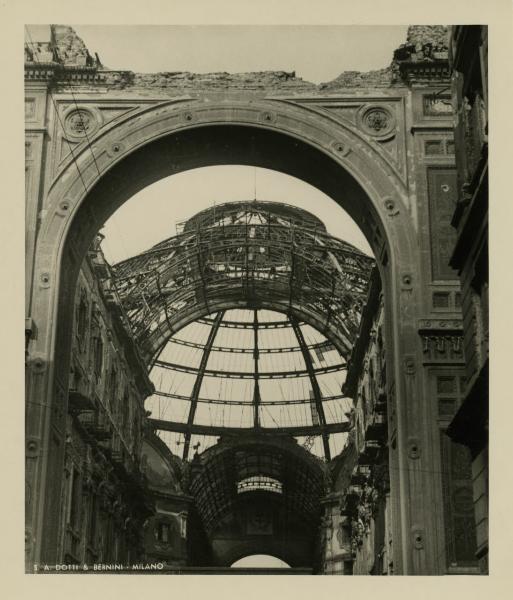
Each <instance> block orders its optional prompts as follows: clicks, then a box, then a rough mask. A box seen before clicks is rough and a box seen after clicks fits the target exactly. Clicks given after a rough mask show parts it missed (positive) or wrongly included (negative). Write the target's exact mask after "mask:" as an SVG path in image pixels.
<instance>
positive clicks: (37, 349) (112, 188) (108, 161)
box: [27, 101, 432, 572]
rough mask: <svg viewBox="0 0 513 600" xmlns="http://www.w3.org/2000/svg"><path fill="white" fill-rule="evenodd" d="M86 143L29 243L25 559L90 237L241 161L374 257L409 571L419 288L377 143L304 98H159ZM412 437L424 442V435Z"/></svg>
mask: <svg viewBox="0 0 513 600" xmlns="http://www.w3.org/2000/svg"><path fill="white" fill-rule="evenodd" d="M90 142H91V150H90V149H89V148H87V147H85V146H82V147H81V148H80V147H79V148H78V149H76V150H75V152H74V156H75V159H76V162H75V161H73V160H70V161H69V162H68V163H67V164H65V165H64V167H63V168H62V170H61V171H60V172H59V173H58V174H57V176H56V178H55V179H54V181H53V182H52V183H51V185H50V187H49V191H48V195H47V202H46V205H45V206H46V207H45V213H44V214H45V216H44V220H43V223H42V227H41V230H40V234H39V238H38V242H37V249H36V263H35V267H34V278H33V288H32V291H31V312H32V315H33V318H34V321H35V323H36V324H37V326H38V334H37V338H36V339H34V340H33V342H32V343H31V348H30V357H29V364H30V369H29V377H28V394H27V398H28V402H36V401H37V402H38V403H39V405H40V406H39V408H38V409H37V411H34V410H31V411H30V414H29V418H28V431H27V444H28V447H29V449H30V458H29V465H28V467H27V479H28V481H27V491H28V493H27V501H28V507H27V521H28V523H27V535H28V538H29V560H30V561H31V562H34V561H39V560H41V559H44V560H47V561H50V562H51V561H52V559H53V557H54V552H55V547H56V536H57V535H58V532H57V531H56V528H55V527H54V526H53V524H54V523H56V522H57V515H58V513H59V510H60V506H59V497H58V496H59V494H58V491H57V490H58V485H56V479H55V478H56V477H59V472H60V471H59V466H60V465H61V463H62V452H63V444H64V438H63V419H64V416H65V414H66V403H67V397H66V394H67V377H68V372H69V365H68V349H69V344H70V334H71V327H70V323H71V311H72V302H71V298H72V297H73V294H74V286H75V280H76V277H77V273H78V270H79V267H80V264H81V259H82V257H83V256H84V254H85V252H86V251H87V248H88V247H89V244H90V242H91V241H92V239H93V236H94V235H95V233H96V232H97V231H98V229H99V228H100V227H101V225H102V224H103V222H104V221H105V220H106V219H107V218H108V217H109V216H110V215H111V214H112V213H113V212H114V211H115V210H116V208H117V207H119V206H120V205H121V204H122V203H123V202H124V201H125V200H127V199H128V198H129V197H130V196H131V195H133V194H134V193H135V192H136V191H138V190H140V189H141V188H143V187H144V186H146V185H148V184H149V183H151V182H153V181H156V180H158V179H159V178H162V177H166V176H169V175H171V174H173V173H177V172H180V171H183V170H187V169H191V168H195V167H198V166H207V165H215V164H245V165H255V166H261V167H266V168H272V169H275V170H279V171H282V172H284V173H287V174H290V175H293V176H295V177H298V178H300V179H302V180H304V181H306V182H308V183H310V184H312V185H314V186H316V187H318V188H319V189H320V190H322V191H323V192H325V193H326V194H327V195H329V196H330V197H331V198H333V200H335V201H336V202H337V203H339V204H340V205H341V206H342V207H343V208H344V209H345V210H346V211H347V212H348V213H349V214H350V215H351V216H352V217H353V218H354V220H355V221H356V222H357V224H358V225H359V226H360V228H361V229H362V231H363V232H364V234H365V235H366V237H367V239H368V241H369V243H370V245H371V247H372V248H373V250H374V253H375V255H376V257H377V259H378V265H379V268H380V272H381V276H382V279H383V288H384V291H385V298H386V311H387V326H388V335H387V340H388V344H389V347H388V354H389V357H390V360H389V361H388V365H389V367H388V368H389V369H390V371H391V372H390V375H389V377H388V380H389V381H390V382H393V383H394V397H393V398H389V402H390V403H391V405H392V408H393V414H394V415H395V417H394V419H396V429H397V440H396V447H397V448H398V449H400V450H402V451H400V452H397V453H396V454H395V455H394V456H393V457H392V458H391V463H392V465H393V468H392V472H393V476H392V490H393V491H392V493H393V495H394V498H395V503H396V508H397V513H398V517H399V518H398V519H396V521H395V527H396V528H397V531H396V539H397V540H401V542H400V543H399V542H398V544H397V545H398V551H397V559H396V564H397V565H398V570H399V571H401V570H402V571H404V572H409V571H410V570H411V568H412V560H413V538H412V533H411V531H410V522H413V521H414V520H415V519H416V518H417V519H418V518H419V517H418V516H419V515H421V514H422V515H423V522H424V523H425V522H426V515H424V513H423V509H424V507H425V506H426V504H425V503H427V502H428V499H425V498H423V497H422V495H421V494H419V493H418V492H419V491H420V490H421V489H422V487H423V486H422V481H421V480H420V481H419V480H418V478H417V479H415V480H412V481H409V478H408V470H407V469H406V468H404V466H401V461H404V460H405V459H404V456H405V455H406V446H407V444H408V443H411V442H409V441H408V440H409V439H410V437H411V434H412V433H413V434H414V437H415V436H417V437H419V436H420V437H422V435H423V434H422V430H421V427H420V426H419V423H420V422H421V419H420V420H419V419H418V418H417V415H414V418H413V419H412V418H410V419H409V421H408V423H406V420H405V417H406V408H407V407H406V401H405V390H404V387H405V381H404V376H403V360H404V361H405V365H406V368H408V365H409V364H410V363H409V362H408V360H410V359H407V358H405V357H408V356H410V355H412V354H414V352H415V344H416V331H415V323H414V316H415V315H414V314H412V311H411V310H410V308H409V305H411V302H412V300H413V297H414V295H415V293H416V292H415V291H414V289H413V286H412V280H413V273H415V272H416V270H417V267H418V256H417V252H416V246H415V243H414V226H413V221H412V220H411V219H410V216H409V208H408V207H409V201H408V194H407V189H406V186H405V182H404V181H403V180H402V178H401V176H400V175H399V174H398V172H397V170H396V168H395V167H394V166H393V163H392V162H391V161H388V160H387V158H386V154H385V152H384V151H383V150H381V149H380V148H379V147H378V145H377V144H375V143H372V142H370V141H369V140H368V138H366V137H365V136H363V135H361V134H359V133H357V132H356V131H355V129H354V128H352V127H349V126H342V125H341V124H340V122H338V121H335V120H333V119H331V118H330V117H328V116H325V115H321V114H319V113H318V112H315V111H312V110H310V109H309V108H307V107H302V108H300V107H298V106H296V105H294V104H293V103H285V102H282V103H277V102H260V101H259V102H246V103H243V102H230V103H226V104H219V105H215V104H212V103H201V102H198V103H190V102H188V103H186V104H184V103H183V102H180V103H176V102H173V101H170V102H165V103H162V104H160V105H157V106H154V107H152V108H150V109H143V110H141V111H140V112H138V113H135V114H131V115H130V116H128V117H125V118H121V119H119V120H116V121H115V123H114V124H113V125H110V126H106V127H105V128H104V129H103V130H100V133H98V135H97V136H96V137H94V138H93V139H92V140H90ZM410 379H411V380H410V383H409V385H410V388H409V393H411V394H413V395H415V387H416V386H418V382H416V381H415V379H414V378H410ZM422 410H423V409H422V407H421V408H420V413H422ZM412 428H413V429H412ZM415 428H417V430H416V429H415ZM418 443H419V444H423V445H427V446H429V445H430V444H431V443H432V442H431V441H430V438H429V436H428V435H427V434H426V435H425V436H424V438H423V439H422V441H419V442H418ZM394 466H395V468H394ZM419 466H420V465H419ZM412 520H413V521H412ZM416 535H417V534H416ZM399 548H400V549H399ZM420 550H422V552H416V559H415V560H416V566H415V569H416V570H417V571H419V572H422V569H423V568H424V567H423V565H425V564H426V560H427V558H426V556H427V548H425V547H424V546H422V548H420ZM428 562H429V561H428Z"/></svg>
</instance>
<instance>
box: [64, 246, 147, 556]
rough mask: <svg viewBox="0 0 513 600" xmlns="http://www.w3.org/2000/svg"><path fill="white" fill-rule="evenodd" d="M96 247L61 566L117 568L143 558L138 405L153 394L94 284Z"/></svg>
mask: <svg viewBox="0 0 513 600" xmlns="http://www.w3.org/2000/svg"><path fill="white" fill-rule="evenodd" d="M106 269H108V265H107V264H106V262H105V260H104V258H103V255H102V252H101V250H100V248H99V240H98V242H96V243H95V244H94V245H93V248H92V249H91V250H90V252H89V253H88V256H87V258H86V259H85V261H84V264H83V267H82V269H81V271H80V275H79V278H78V282H77V288H76V294H75V303H74V317H73V324H72V330H73V333H72V340H73V341H72V348H71V362H70V378H69V393H68V397H69V402H68V414H67V415H66V449H65V453H64V465H63V467H64V477H63V478H62V492H61V494H62V501H61V513H60V523H59V525H58V530H59V531H60V538H59V549H58V553H57V556H58V560H57V562H58V563H60V564H80V565H82V564H84V563H85V564H90V565H92V564H93V563H123V564H127V563H130V562H132V561H138V560H139V559H140V558H141V557H142V556H143V553H144V547H143V540H142V530H143V523H144V521H145V520H146V518H147V517H148V516H149V515H150V514H151V512H152V507H151V502H150V497H149V495H148V491H147V489H146V483H145V480H144V477H143V474H142V472H141V470H140V464H139V463H140V455H141V444H142V439H143V434H144V425H145V418H146V417H145V412H144V398H145V397H146V396H147V395H148V394H149V393H150V392H151V389H152V385H151V383H150V382H149V380H148V378H147V375H146V372H145V369H144V367H143V365H142V363H141V362H140V360H139V359H138V356H137V350H136V349H135V347H134V346H133V342H132V341H131V339H130V336H129V333H128V332H127V330H126V325H125V324H124V323H123V320H122V316H121V315H120V314H119V312H118V311H117V310H116V301H115V298H114V297H113V296H112V294H111V293H110V292H109V290H106V289H104V288H103V286H102V285H101V284H100V281H99V277H98V273H99V272H103V271H104V270H106Z"/></svg>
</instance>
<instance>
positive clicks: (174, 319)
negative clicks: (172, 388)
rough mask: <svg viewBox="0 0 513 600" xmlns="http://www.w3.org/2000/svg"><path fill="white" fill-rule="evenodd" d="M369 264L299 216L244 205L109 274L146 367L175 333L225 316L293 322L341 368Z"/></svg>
mask: <svg viewBox="0 0 513 600" xmlns="http://www.w3.org/2000/svg"><path fill="white" fill-rule="evenodd" d="M373 262H374V261H373V259H371V258H370V257H368V256H366V255H365V254H363V253H362V252H360V251H359V250H357V249H356V248H354V247H353V246H351V245H350V244H347V243H346V242H343V241H341V240H338V239H336V238H334V237H332V236H330V235H329V234H328V233H327V231H326V229H325V227H324V225H323V224H322V223H321V222H320V221H319V220H318V219H316V218H315V217H313V216H312V215H309V214H308V213H306V212H305V211H301V210H300V209H297V208H295V207H290V206H287V205H282V204H278V203H272V202H261V201H253V202H236V203H229V204H224V205H219V206H215V207H212V208H210V209H207V210H206V211H203V212H202V213H199V214H198V215H196V216H195V217H193V218H192V219H190V220H189V221H188V222H187V223H186V224H185V226H184V229H183V232H182V233H180V234H177V235H176V236H174V237H172V238H169V239H167V240H165V241H164V242H161V243H160V244H157V245H156V246H154V247H153V248H151V249H150V250H148V251H146V252H143V253H142V254H139V255H138V256H135V257H133V258H130V259H128V260H125V261H123V262H121V263H118V264H117V265H115V266H114V267H113V269H112V271H113V279H114V284H115V287H116V289H117V291H118V293H119V296H120V298H121V301H122V304H123V307H124V309H125V311H126V312H127V314H128V317H129V320H130V323H131V326H132V329H133V331H134V335H135V337H136V340H137V342H138V346H139V348H140V349H141V352H142V354H143V357H144V358H145V359H146V361H147V363H148V365H149V366H150V365H151V364H152V361H153V360H154V359H155V358H156V356H157V355H158V353H159V351H160V350H161V348H162V347H163V345H164V344H165V343H166V342H167V341H168V339H169V338H170V337H171V336H172V335H173V334H174V333H176V331H177V330H179V329H180V328H181V327H183V326H184V325H185V324H187V323H188V322H190V321H192V320H195V319H197V318H204V317H205V316H206V315H208V314H212V313H215V312H218V310H220V309H221V308H228V307H233V308H235V307H244V308H255V309H256V308H269V309H271V310H276V311H279V312H285V313H289V314H293V315H295V316H296V318H298V319H299V320H302V321H305V322H307V323H309V324H311V325H313V326H314V327H316V328H317V329H318V330H319V331H321V332H322V333H324V334H325V335H326V337H328V339H329V340H330V341H331V342H332V343H333V344H334V345H335V346H336V347H337V349H338V350H339V352H340V353H341V354H342V356H344V357H345V358H346V359H347V358H348V357H349V354H350V352H351V348H352V344H353V340H354V338H355V335H356V332H357V329H358V324H359V319H360V314H361V309H362V306H363V304H364V302H365V298H366V292H367V283H368V278H369V273H370V270H371V267H372V265H373ZM276 326H280V325H278V324H276Z"/></svg>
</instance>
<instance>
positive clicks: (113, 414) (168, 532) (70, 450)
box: [11, 3, 507, 597]
mask: <svg viewBox="0 0 513 600" xmlns="http://www.w3.org/2000/svg"><path fill="white" fill-rule="evenodd" d="M498 4H501V3H498ZM503 12H504V11H503ZM396 14H398V13H396ZM29 17H30V11H26V16H25V22H24V23H23V35H22V36H21V37H20V40H21V39H23V44H24V47H23V49H22V48H21V47H13V48H11V51H12V52H13V53H23V56H24V61H23V62H24V65H23V73H24V82H23V93H24V128H25V129H24V152H25V154H24V159H25V160H24V186H25V209H24V233H25V247H24V248H25V256H24V261H25V262H24V286H25V304H24V322H25V337H24V359H25V360H24V372H25V390H24V395H25V402H24V414H23V416H22V417H21V418H22V419H23V421H24V434H23V436H24V437H23V442H22V445H23V453H24V473H23V478H24V492H23V494H24V514H23V520H24V561H23V559H22V558H20V562H19V570H23V571H24V573H25V576H31V578H35V579H37V580H38V581H39V580H42V581H45V578H44V577H43V578H39V577H38V576H39V575H46V576H48V577H50V578H51V576H57V575H67V576H70V575H71V576H75V575H90V576H92V577H93V578H95V577H99V576H105V575H137V576H141V577H143V576H144V577H143V583H144V582H145V581H147V582H150V581H152V580H153V579H152V576H156V575H180V576H187V575H230V576H231V575H244V576H246V575H249V576H254V575H259V576H269V575H280V576H281V575H296V576H316V575H339V576H376V575H378V576H396V575H398V576H404V575H406V576H412V575H416V576H419V575H423V576H426V575H429V576H448V575H456V576H460V578H461V576H488V575H489V574H490V569H493V560H492V561H491V562H490V561H489V551H490V552H491V553H492V555H493V557H494V559H495V556H496V555H495V554H494V550H493V547H494V545H493V537H492V538H490V535H489V505H490V496H492V498H491V500H492V502H493V494H494V492H493V488H490V485H489V480H490V476H489V472H490V465H489V401H488V399H489V315H490V314H491V312H492V311H491V310H489V305H490V304H491V298H490V296H489V263H490V264H491V261H489V252H488V188H489V186H488V149H489V102H493V99H492V100H490V99H489V95H490V92H489V85H488V80H489V58H488V43H489V27H488V24H487V22H485V21H484V20H483V21H481V22H478V21H473V22H469V20H468V18H467V16H466V14H464V13H462V14H461V19H460V20H458V21H457V22H455V21H454V20H453V19H447V21H446V22H445V23H444V22H440V21H439V20H433V21H432V22H425V20H423V19H421V20H419V21H412V22H405V19H402V18H399V17H398V19H397V21H396V24H394V23H390V22H388V21H387V22H382V23H379V22H377V23H373V24H365V23H364V22H362V23H361V24H360V23H358V22H351V20H350V19H348V20H347V21H348V22H347V24H345V23H344V22H342V21H341V22H340V23H337V21H333V22H332V23H331V24H330V23H329V22H328V23H323V24H317V23H316V22H315V21H312V22H304V23H303V24H296V23H295V22H294V20H293V19H291V23H276V24H262V23H259V22H251V21H248V22H246V23H242V22H241V23H238V24H237V23H230V22H228V21H225V23H226V24H223V23H215V24H214V23H213V24H209V23H207V22H205V23H204V24H200V23H198V22H192V21H191V22H190V23H183V22H178V21H177V22H173V20H172V19H163V20H162V21H161V22H160V21H159V18H158V15H155V16H154V18H153V16H152V20H153V23H151V24H148V23H146V22H143V21H141V22H140V23H137V22H127V21H125V20H124V19H123V18H122V15H121V13H120V15H119V21H118V22H116V21H113V20H112V19H108V18H105V21H104V22H103V23H102V22H101V18H102V17H101V14H95V15H94V17H95V18H94V22H95V24H85V22H83V23H82V24H80V19H78V18H77V21H78V22H77V23H76V22H75V21H73V20H72V19H69V20H68V21H66V22H59V23H53V22H50V20H48V22H41V21H40V20H34V21H32V22H31V21H30V19H29ZM91 21H93V19H91ZM98 21H99V22H98ZM492 40H493V36H492V34H491V33H490V46H491V47H492V48H493V47H494V46H493V41H492ZM18 75H20V74H18ZM491 132H492V136H491V140H490V148H491V153H492V154H493V128H492V129H491ZM20 135H21V133H20ZM492 165H493V161H492ZM504 200H506V197H505V198H504ZM17 203H21V198H17ZM492 289H494V288H493V286H492ZM18 302H22V298H21V297H20V298H19V300H18ZM17 358H18V360H19V359H20V358H21V357H17ZM20 393H21V394H23V392H20ZM500 396H501V394H500V393H499V400H500ZM506 396H507V395H505V396H504V398H503V399H505V398H506ZM18 400H19V402H21V400H22V397H21V396H20V397H19V398H18ZM492 473H493V471H492ZM495 476H497V473H495ZM21 510H22V509H21V506H20V512H21ZM22 537H23V532H22V531H19V539H20V541H21V538H22ZM490 540H491V541H490ZM22 563H24V564H22ZM148 576H150V579H149V580H148ZM486 579H487V577H485V579H484V580H486ZM60 580H62V581H63V579H62V578H61V579H60ZM89 580H90V578H87V579H86V580H85V581H86V582H88V581H89ZM182 580H183V578H182V579H176V580H174V581H176V582H178V584H179V582H180V581H182ZM223 580H224V579H223ZM325 580H326V578H324V579H321V580H320V581H325ZM78 581H79V580H76V579H75V578H73V580H72V582H71V583H69V580H68V584H67V585H69V586H71V587H72V588H75V585H74V583H75V584H76V583H78ZM80 581H84V579H83V578H82V579H81V580H80ZM109 581H114V580H113V579H112V578H110V579H109ZM128 581H129V582H130V581H135V579H130V580H128ZM168 581H169V580H168ZM208 581H209V579H208V578H207V579H205V578H203V579H202V582H203V583H204V584H206V586H207V587H206V589H205V591H206V592H207V590H208ZM230 581H232V579H228V580H227V583H226V585H227V586H229V585H230ZM233 581H235V580H233ZM246 581H249V580H246ZM256 581H257V582H264V581H266V580H265V577H264V578H259V579H257V580H256ZM273 581H275V580H274V579H273ZM280 581H285V580H280ZM316 581H319V580H316ZM475 581H479V579H475ZM293 583H294V582H293ZM295 583H297V581H296V580H295ZM178 584H176V585H178ZM255 585H256V584H255ZM78 587H80V586H79V585H78V586H77V589H78ZM176 589H178V588H176ZM207 597H208V593H207ZM469 597H470V596H469ZM501 597H502V596H501Z"/></svg>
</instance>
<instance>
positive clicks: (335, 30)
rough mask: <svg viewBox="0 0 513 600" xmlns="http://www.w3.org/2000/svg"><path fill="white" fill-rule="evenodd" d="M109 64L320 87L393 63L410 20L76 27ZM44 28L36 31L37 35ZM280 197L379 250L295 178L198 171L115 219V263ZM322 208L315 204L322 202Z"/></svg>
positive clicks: (251, 171)
mask: <svg viewBox="0 0 513 600" xmlns="http://www.w3.org/2000/svg"><path fill="white" fill-rule="evenodd" d="M72 27H74V29H75V30H76V32H77V33H78V35H80V36H81V37H82V39H83V40H84V43H85V44H86V46H87V47H88V48H89V50H90V51H91V52H98V54H99V56H100V58H101V60H102V62H103V64H104V65H106V66H108V67H109V68H112V69H130V70H133V71H136V72H158V71H182V70H183V71H191V72H198V73H204V72H214V71H228V72H247V71H264V70H285V71H295V72H296V76H298V77H302V78H303V79H305V80H307V81H311V82H313V83H320V82H324V81H330V80H332V79H334V78H335V77H337V76H338V75H339V74H340V73H341V72H342V71H344V70H370V69H379V68H383V67H386V66H388V65H389V64H390V62H391V58H392V54H393V51H394V49H395V48H397V47H398V46H399V45H400V44H401V43H403V42H404V41H405V39H406V30H407V27H406V26H394V27H391V26H356V25H351V26H338V25H337V26H282V25H275V26H261V25H256V26H242V25H236V26H233V25H232V26H182V25H181V26H167V25H163V26H146V25H145V26H114V25H101V26H99V25H94V26H90V25H72ZM35 33H36V32H34V34H35ZM255 178H256V196H257V198H258V199H259V200H273V201H276V202H285V203H288V204H294V205H297V206H300V207H302V208H305V209H306V210H310V211H312V212H314V213H315V214H316V215H317V216H318V217H319V218H320V219H321V220H322V221H324V222H325V223H326V224H327V225H328V231H329V232H330V233H332V234H333V235H335V236H336V237H339V238H342V239H344V240H346V241H348V242H349V243H352V244H354V245H355V246H357V247H358V248H360V249H361V250H363V251H364V252H366V253H369V254H370V248H369V246H368V244H367V242H366V240H365V238H364V237H363V235H362V234H361V232H360V230H359V229H358V228H357V227H356V225H355V224H354V223H353V221H352V220H351V219H350V218H349V217H348V216H347V215H346V213H345V212H344V211H343V210H342V209H341V208H339V207H338V205H336V204H335V203H334V202H333V201H332V200H331V199H330V198H328V197H327V196H325V195H324V194H323V193H321V192H320V191H318V190H317V189H315V188H313V187H311V186H310V185H308V184H305V183H303V182H302V181H300V180H298V179H295V178H293V177H290V176H287V175H284V174H281V173H277V172H273V171H269V170H266V169H260V168H258V169H256V168H254V167H242V166H220V167H207V168H203V169H196V170H192V171H187V172H185V173H180V174H177V175H173V176H172V177H169V178H166V179H163V180H161V181H159V182H157V183H155V184H153V185H151V186H149V187H147V188H145V189H144V190H142V191H141V192H139V193H138V194H136V195H135V196H133V197H132V198H131V199H130V200H129V201H128V202H127V203H125V204H124V205H123V206H122V207H121V208H120V209H119V210H118V211H117V212H116V213H115V215H113V217H111V219H110V220H109V221H108V222H107V223H106V225H105V228H104V230H103V231H102V233H103V234H104V235H105V236H106V239H105V241H104V244H103V248H104V251H105V254H106V257H107V259H108V260H109V261H110V262H111V263H115V262H118V261H119V260H123V259H124V258H127V257H129V256H133V255H134V254H136V253H138V252H140V251H143V250H146V249H147V248H149V247H151V246H152V245H154V244H156V243H158V242H159V241H161V240H162V239H164V238H167V237H170V236H171V235H173V234H174V233H175V232H176V224H177V223H178V222H180V221H183V220H185V219H187V218H188V217H190V216H192V215H193V214H195V213H196V212H198V211H200V210H202V209H204V208H207V207H208V206H211V205H213V204H214V203H216V204H220V203H223V202H228V201H236V200H248V199H253V198H254V197H255ZM313 207H315V208H313Z"/></svg>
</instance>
